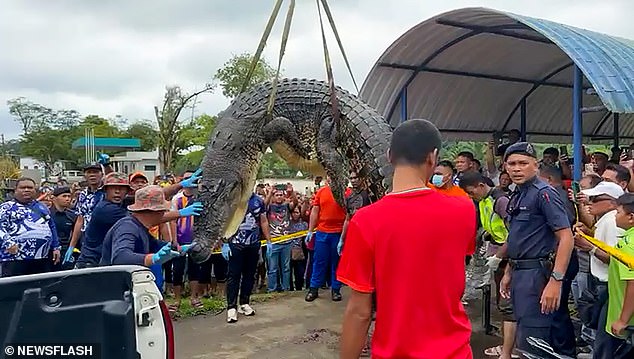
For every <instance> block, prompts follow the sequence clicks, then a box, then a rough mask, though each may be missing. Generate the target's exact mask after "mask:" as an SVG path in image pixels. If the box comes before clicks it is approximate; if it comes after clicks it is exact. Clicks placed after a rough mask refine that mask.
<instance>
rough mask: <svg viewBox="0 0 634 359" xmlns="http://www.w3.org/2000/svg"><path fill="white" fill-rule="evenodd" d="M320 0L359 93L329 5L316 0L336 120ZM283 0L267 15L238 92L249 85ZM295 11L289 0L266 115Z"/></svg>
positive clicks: (273, 95) (275, 90) (268, 113)
mask: <svg viewBox="0 0 634 359" xmlns="http://www.w3.org/2000/svg"><path fill="white" fill-rule="evenodd" d="M320 1H321V4H322V6H323V7H324V12H325V13H326V16H327V17H328V21H329V23H330V27H331V28H332V31H333V33H334V35H335V38H336V40H337V44H338V45H339V50H340V51H341V54H342V56H343V59H344V62H345V64H346V67H347V69H348V73H349V74H350V77H351V78H352V83H353V84H354V87H355V89H356V91H357V94H358V93H359V87H358V86H357V82H356V80H355V78H354V74H353V73H352V68H351V67H350V62H349V61H348V56H346V52H345V50H344V48H343V43H342V41H341V37H340V36H339V32H338V31H337V27H336V25H335V21H334V19H333V16H332V12H331V11H330V7H329V6H328V3H327V1H326V0H317V10H318V12H319V23H320V27H321V33H322V41H323V46H324V57H325V61H326V74H327V76H328V82H329V85H330V90H331V101H332V106H333V109H332V110H333V117H334V118H335V120H337V119H338V118H339V111H338V110H337V98H336V94H335V86H334V79H333V75H332V66H331V62H330V55H329V53H328V46H327V43H326V34H325V31H324V26H323V20H322V16H321V8H320V6H319V3H320ZM283 2H284V0H277V1H276V2H275V6H274V7H273V12H272V13H271V16H270V17H269V21H268V22H267V24H266V28H265V29H264V33H263V34H262V38H261V39H260V43H259V45H258V48H257V50H256V52H255V54H254V55H253V59H252V60H251V66H250V67H249V71H248V72H247V75H246V77H245V80H244V82H243V83H242V87H241V88H240V92H239V94H241V93H243V92H244V91H246V90H247V88H248V87H249V85H250V82H251V78H252V77H253V73H254V72H255V69H256V67H257V65H258V63H259V61H260V58H261V56H262V52H263V51H264V47H266V42H267V40H268V38H269V36H270V34H271V30H272V29H273V25H274V24H275V20H276V19H277V16H278V14H279V12H280V8H281V7H282V3H283ZM294 11H295V0H290V4H289V7H288V11H287V13H286V21H285V23H284V30H283V33H282V43H281V46H280V55H279V59H278V64H277V71H276V74H275V77H274V78H273V88H272V91H271V94H270V97H269V103H268V106H267V115H269V116H270V115H271V113H272V111H273V106H274V104H275V95H276V93H277V82H278V80H279V75H280V68H281V65H282V58H283V57H284V53H285V51H286V44H287V42H288V36H289V33H290V28H291V23H292V18H293V14H294Z"/></svg>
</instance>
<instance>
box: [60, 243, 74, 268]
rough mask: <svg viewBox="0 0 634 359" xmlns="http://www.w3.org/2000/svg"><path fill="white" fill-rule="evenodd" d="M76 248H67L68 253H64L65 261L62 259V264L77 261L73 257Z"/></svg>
mask: <svg viewBox="0 0 634 359" xmlns="http://www.w3.org/2000/svg"><path fill="white" fill-rule="evenodd" d="M74 249H75V247H72V246H71V247H68V249H67V250H66V253H65V254H64V261H62V264H66V263H73V262H74V261H75V258H73V250H74Z"/></svg>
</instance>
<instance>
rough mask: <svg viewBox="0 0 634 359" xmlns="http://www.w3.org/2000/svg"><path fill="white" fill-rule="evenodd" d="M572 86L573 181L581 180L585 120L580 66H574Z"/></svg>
mask: <svg viewBox="0 0 634 359" xmlns="http://www.w3.org/2000/svg"><path fill="white" fill-rule="evenodd" d="M574 66H575V67H574V75H573V82H572V83H573V86H572V153H573V156H574V158H573V176H572V177H573V180H575V181H579V180H581V173H582V171H583V169H582V168H581V166H582V164H583V162H582V160H583V159H582V158H581V156H582V148H581V146H582V143H583V119H582V117H581V116H582V113H581V107H582V106H583V74H582V73H581V69H579V66H577V65H574Z"/></svg>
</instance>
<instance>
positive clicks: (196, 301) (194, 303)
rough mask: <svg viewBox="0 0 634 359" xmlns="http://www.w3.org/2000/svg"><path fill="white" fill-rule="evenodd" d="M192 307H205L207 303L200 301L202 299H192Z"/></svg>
mask: <svg viewBox="0 0 634 359" xmlns="http://www.w3.org/2000/svg"><path fill="white" fill-rule="evenodd" d="M191 304H192V307H194V308H196V309H203V308H204V307H205V305H204V304H203V303H202V302H201V301H200V299H192V301H191Z"/></svg>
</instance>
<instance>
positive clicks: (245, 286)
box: [227, 243, 260, 309]
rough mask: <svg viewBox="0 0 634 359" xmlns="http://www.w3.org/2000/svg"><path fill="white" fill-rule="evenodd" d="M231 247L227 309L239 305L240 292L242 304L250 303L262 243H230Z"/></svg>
mask: <svg viewBox="0 0 634 359" xmlns="http://www.w3.org/2000/svg"><path fill="white" fill-rule="evenodd" d="M229 247H230V248H231V257H229V275H228V278H227V309H235V308H237V307H238V293H239V294H240V305H242V304H249V299H250V297H251V291H252V290H253V283H254V281H255V270H256V269H257V266H258V258H259V251H260V243H256V244H254V245H250V246H244V245H239V244H233V243H230V244H229Z"/></svg>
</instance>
